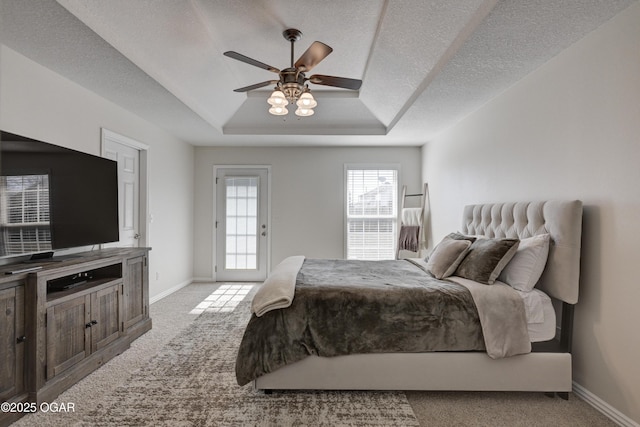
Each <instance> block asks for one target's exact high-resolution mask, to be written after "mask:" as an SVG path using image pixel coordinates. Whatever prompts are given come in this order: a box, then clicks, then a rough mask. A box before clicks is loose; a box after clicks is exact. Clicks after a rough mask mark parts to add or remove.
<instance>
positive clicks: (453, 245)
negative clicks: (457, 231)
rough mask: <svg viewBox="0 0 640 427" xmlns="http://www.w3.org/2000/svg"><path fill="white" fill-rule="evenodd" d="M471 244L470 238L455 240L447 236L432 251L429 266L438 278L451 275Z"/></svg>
mask: <svg viewBox="0 0 640 427" xmlns="http://www.w3.org/2000/svg"><path fill="white" fill-rule="evenodd" d="M470 246H471V242H470V241H468V240H454V239H451V238H449V237H445V238H444V239H443V240H442V242H440V243H438V246H436V247H435V249H434V250H433V252H432V253H431V256H430V257H429V261H428V262H427V268H428V269H429V271H430V272H431V274H433V275H434V276H435V278H436V279H444V278H445V277H449V276H451V275H452V274H453V272H454V271H456V268H458V265H460V262H461V261H462V259H463V258H464V257H465V256H466V255H467V252H469V247H470Z"/></svg>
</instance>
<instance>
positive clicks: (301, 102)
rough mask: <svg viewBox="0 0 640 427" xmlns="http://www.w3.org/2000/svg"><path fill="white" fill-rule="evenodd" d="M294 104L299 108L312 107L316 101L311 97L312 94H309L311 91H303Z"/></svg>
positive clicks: (315, 104)
mask: <svg viewBox="0 0 640 427" xmlns="http://www.w3.org/2000/svg"><path fill="white" fill-rule="evenodd" d="M296 105H297V106H298V107H300V108H313V107H315V106H317V105H318V103H317V102H316V100H315V99H314V98H313V95H311V93H309V92H305V93H303V94H302V95H300V99H298V102H296ZM309 115H311V114H309Z"/></svg>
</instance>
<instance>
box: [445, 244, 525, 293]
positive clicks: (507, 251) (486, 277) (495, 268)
mask: <svg viewBox="0 0 640 427" xmlns="http://www.w3.org/2000/svg"><path fill="white" fill-rule="evenodd" d="M519 242H520V241H519V240H518V239H477V240H476V241H475V242H473V243H472V244H471V246H470V247H469V253H468V254H467V256H466V257H465V258H464V259H463V260H462V262H461V263H460V265H459V266H458V268H457V270H456V271H455V275H456V276H460V277H464V278H465V279H469V280H474V281H476V282H480V283H484V284H486V285H493V283H494V282H495V281H496V278H497V277H498V276H499V275H500V272H502V270H503V269H504V267H505V266H506V265H507V263H508V262H509V261H511V258H513V256H514V255H515V253H516V251H517V250H518V243H519Z"/></svg>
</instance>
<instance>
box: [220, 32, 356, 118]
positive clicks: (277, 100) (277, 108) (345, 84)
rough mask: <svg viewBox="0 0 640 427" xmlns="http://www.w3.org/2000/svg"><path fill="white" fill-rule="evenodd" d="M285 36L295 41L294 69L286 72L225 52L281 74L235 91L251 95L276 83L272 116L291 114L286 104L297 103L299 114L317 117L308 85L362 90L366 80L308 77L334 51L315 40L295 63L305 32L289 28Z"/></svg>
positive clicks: (237, 54) (292, 63) (318, 75)
mask: <svg viewBox="0 0 640 427" xmlns="http://www.w3.org/2000/svg"><path fill="white" fill-rule="evenodd" d="M282 36H283V37H284V38H285V40H288V41H289V42H291V66H290V67H289V68H285V69H283V70H279V69H278V68H276V67H272V66H271V65H267V64H265V63H263V62H260V61H257V60H255V59H253V58H249V57H248V56H245V55H242V54H240V53H238V52H234V51H227V52H225V53H224V55H225V56H228V57H229V58H233V59H236V60H238V61H241V62H244V63H247V64H249V65H253V66H255V67H258V68H262V69H265V70H267V71H271V72H272V73H276V74H278V75H279V79H278V80H267V81H264V82H261V83H256V84H253V85H250V86H245V87H241V88H238V89H234V92H248V91H250V90H254V89H259V88H261V87H265V86H269V85H273V84H275V85H276V88H275V91H274V92H273V93H272V94H271V96H270V97H269V99H268V100H267V101H268V102H269V104H271V106H272V108H270V109H269V112H270V113H271V114H275V115H284V114H287V112H288V111H287V109H286V105H287V104H289V103H294V102H295V103H296V105H298V109H297V110H296V114H297V115H299V116H310V115H312V114H313V108H314V107H315V106H316V105H317V102H316V101H315V99H314V98H313V96H312V95H311V93H310V92H309V86H308V85H307V84H306V83H307V82H311V83H313V84H317V85H324V86H333V87H339V88H343V89H351V90H358V89H360V86H361V85H362V80H357V79H349V78H346V77H335V76H325V75H322V74H314V75H312V76H310V77H307V76H306V75H305V73H306V72H308V71H310V70H311V69H312V68H313V67H315V66H316V65H318V64H319V63H320V61H322V60H323V59H324V58H326V57H327V56H328V55H329V54H330V53H331V52H332V51H333V49H332V48H331V47H329V46H327V45H326V44H324V43H322V42H319V41H315V42H313V43H312V44H311V46H309V48H308V49H307V50H306V51H305V52H304V53H303V54H302V56H300V58H298V60H297V61H296V62H295V63H294V62H293V58H294V44H295V42H297V41H298V40H300V38H301V37H302V32H301V31H300V30H296V29H295V28H289V29H286V30H284V31H283V32H282Z"/></svg>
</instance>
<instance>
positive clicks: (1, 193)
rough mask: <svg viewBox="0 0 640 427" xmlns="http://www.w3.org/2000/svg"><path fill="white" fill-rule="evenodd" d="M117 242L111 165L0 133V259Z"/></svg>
mask: <svg viewBox="0 0 640 427" xmlns="http://www.w3.org/2000/svg"><path fill="white" fill-rule="evenodd" d="M118 240H119V226H118V169H117V163H116V162H114V161H113V160H109V159H105V158H102V157H98V156H93V155H91V154H87V153H82V152H79V151H76V150H72V149H69V148H64V147H60V146H57V145H54V144H50V143H46V142H42V141H37V140H34V139H31V138H27V137H24V136H19V135H14V134H11V133H8V132H4V131H0V257H2V258H7V257H14V256H20V255H27V254H36V255H34V258H38V255H37V254H41V255H42V254H46V255H44V256H45V257H48V256H51V255H53V253H52V252H53V251H55V250H57V249H69V248H75V247H81V246H88V245H95V244H100V243H108V242H115V241H118Z"/></svg>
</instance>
